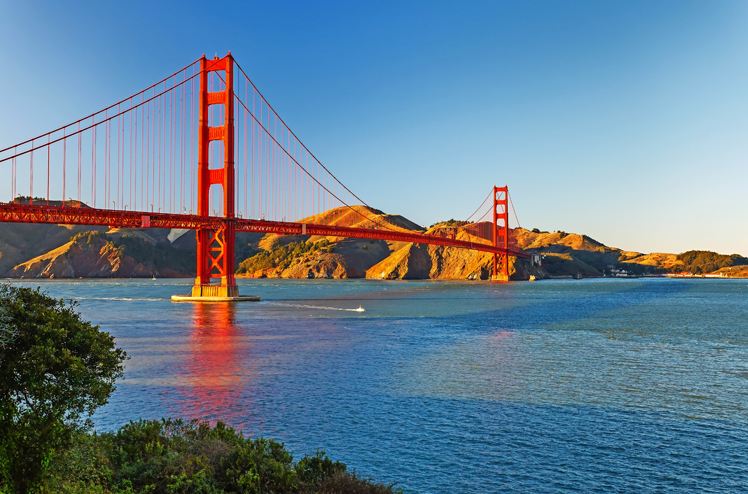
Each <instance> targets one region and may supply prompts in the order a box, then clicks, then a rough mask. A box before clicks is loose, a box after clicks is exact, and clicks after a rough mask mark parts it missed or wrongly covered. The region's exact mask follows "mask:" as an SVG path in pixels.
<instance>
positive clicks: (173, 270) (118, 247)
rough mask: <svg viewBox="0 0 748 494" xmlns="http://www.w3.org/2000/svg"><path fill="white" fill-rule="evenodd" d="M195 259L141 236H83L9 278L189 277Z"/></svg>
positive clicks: (23, 265) (26, 264)
mask: <svg viewBox="0 0 748 494" xmlns="http://www.w3.org/2000/svg"><path fill="white" fill-rule="evenodd" d="M193 264H194V255H190V254H189V253H187V252H184V251H179V250H178V249H175V248H172V247H166V246H163V245H162V246H157V242H156V241H155V240H154V239H153V238H151V237H149V236H148V235H147V234H145V233H143V232H138V231H135V232H128V233H122V232H119V231H110V232H108V233H103V232H100V231H90V232H82V233H79V234H77V235H75V236H74V237H73V238H72V239H71V240H70V241H68V242H66V243H65V244H63V245H62V246H60V247H58V248H56V249H53V250H51V251H49V252H47V253H46V254H43V255H41V256H37V257H35V258H33V259H30V260H29V261H26V262H24V263H21V264H18V265H17V266H15V267H14V268H13V269H11V270H9V271H8V272H7V273H6V274H5V276H7V277H10V278H130V277H149V278H150V277H151V276H154V275H155V276H159V277H170V278H172V277H184V276H191V275H192V272H191V271H192V270H193V269H194V268H193V267H192V265H193Z"/></svg>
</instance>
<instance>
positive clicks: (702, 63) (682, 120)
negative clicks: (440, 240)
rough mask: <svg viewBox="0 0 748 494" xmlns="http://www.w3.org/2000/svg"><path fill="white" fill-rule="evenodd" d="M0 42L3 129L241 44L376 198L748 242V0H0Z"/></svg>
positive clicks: (291, 108)
mask: <svg viewBox="0 0 748 494" xmlns="http://www.w3.org/2000/svg"><path fill="white" fill-rule="evenodd" d="M0 47H2V50H0V64H1V66H2V67H3V69H2V75H3V76H2V77H0V115H2V118H0V147H5V146H6V145H10V144H14V143H16V142H18V141H21V140H25V139H26V138H29V137H32V136H33V135H37V134H40V133H42V132H45V131H47V130H51V129H52V128H55V127H57V126H59V125H60V124H63V123H67V122H69V121H72V120H75V119H77V118H79V117H82V116H84V115H87V114H89V113H91V112H92V111H95V110H98V109H100V108H102V107H104V106H106V105H108V104H110V103H113V102H115V101H117V100H119V99H120V98H121V97H124V96H128V95H130V94H132V93H134V92H136V91H138V90H140V89H142V88H145V87H147V86H149V85H150V84H151V83H153V82H155V81H156V80H159V79H160V78H161V77H163V76H166V75H168V74H169V73H171V72H172V71H174V70H177V69H179V68H181V67H182V66H184V65H186V64H188V63H189V62H191V61H193V60H195V59H197V58H198V57H199V56H200V55H201V54H202V53H206V54H207V55H208V56H212V55H214V54H215V53H218V54H219V55H223V54H225V53H226V51H228V50H231V51H232V54H233V55H234V56H235V57H236V59H237V60H238V61H239V63H241V65H242V66H243V67H244V68H245V70H247V71H248V73H249V75H250V77H252V78H253V80H254V82H255V83H256V84H257V86H258V87H259V88H260V90H261V91H263V93H264V94H265V96H266V97H267V98H268V100H269V101H270V103H271V104H272V105H274V107H275V108H276V110H277V111H278V113H279V114H280V115H281V116H282V117H283V118H284V120H285V121H286V122H287V123H288V124H289V125H290V127H291V128H292V129H293V130H294V131H295V133H296V134H297V135H298V136H299V137H300V138H301V139H302V140H303V141H304V142H305V143H306V145H307V146H308V147H309V148H310V149H311V150H312V152H314V153H315V155H316V156H317V157H318V158H320V160H321V161H322V162H323V163H324V164H325V165H326V166H327V167H328V168H330V169H331V170H332V171H333V173H335V174H336V175H337V176H338V178H340V179H341V181H342V182H343V183H345V184H346V185H348V186H349V187H350V188H351V190H353V191H354V192H356V193H357V194H358V195H359V196H361V197H362V198H363V199H364V200H366V201H367V202H368V203H369V204H371V205H373V206H375V207H378V208H380V209H383V210H385V211H386V212H390V213H399V214H403V215H405V216H407V217H408V218H410V219H412V220H413V221H416V222H417V223H420V224H431V223H433V222H435V221H437V220H441V219H448V218H464V217H467V216H468V215H469V214H470V213H472V212H473V210H474V209H475V208H476V207H477V206H478V205H479V204H480V202H481V201H482V200H483V198H484V197H485V196H486V194H487V192H488V190H489V188H490V187H491V186H492V185H494V184H497V185H504V184H508V185H509V188H510V192H511V194H512V198H513V200H514V204H515V206H516V207H517V213H518V215H519V220H520V223H521V224H522V226H525V227H529V228H533V227H537V228H540V229H543V230H564V231H567V232H578V233H585V234H588V235H590V236H591V237H593V238H595V239H597V240H599V241H601V242H604V243H606V244H607V245H611V246H616V247H619V248H623V249H627V250H636V251H642V252H653V251H657V252H682V251H685V250H689V249H709V250H716V251H719V252H723V253H740V254H743V255H748V228H746V215H747V214H748V193H746V190H748V2H744V1H720V2H717V1H715V2H704V1H697V2H691V1H684V0H679V1H671V2H668V1H660V2H634V1H626V2H623V1H590V2H582V1H564V2H561V1H551V2H543V1H505V2H502V1H491V2H437V1H428V2H382V1H379V2H287V1H276V2H262V3H260V2H240V3H236V4H234V5H230V4H229V3H228V2H227V3H225V4H223V3H207V2H184V1H183V2H173V3H160V2H137V1H133V2H90V3H87V2H75V3H73V2H71V3H68V2H38V1H25V2H15V1H8V0H0ZM0 166H3V165H0ZM3 173H5V171H4V170H0V176H2V174H3Z"/></svg>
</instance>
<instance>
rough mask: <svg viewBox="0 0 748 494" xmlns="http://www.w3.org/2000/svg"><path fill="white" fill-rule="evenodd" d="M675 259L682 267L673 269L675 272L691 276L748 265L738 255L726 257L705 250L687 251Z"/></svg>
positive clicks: (746, 259) (745, 259)
mask: <svg viewBox="0 0 748 494" xmlns="http://www.w3.org/2000/svg"><path fill="white" fill-rule="evenodd" d="M677 259H678V260H679V261H682V262H683V266H682V267H681V266H678V267H676V268H674V269H675V270H676V271H686V272H690V273H693V274H706V273H712V272H714V271H717V270H718V269H720V268H729V267H731V266H745V265H748V258H745V257H742V256H740V255H738V254H732V255H729V256H728V255H723V254H717V253H716V252H711V251H707V250H689V251H688V252H684V253H682V254H678V257H677Z"/></svg>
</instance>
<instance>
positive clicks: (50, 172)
mask: <svg viewBox="0 0 748 494" xmlns="http://www.w3.org/2000/svg"><path fill="white" fill-rule="evenodd" d="M8 165H9V166H8ZM0 166H3V168H2V169H0V174H2V176H3V177H4V179H3V181H2V182H3V185H2V186H0V194H3V195H5V196H9V197H10V198H11V199H10V200H9V201H8V202H3V203H0V221H2V222H23V223H54V224H78V225H98V226H109V227H119V228H180V229H192V230H195V231H196V235H197V276H196V278H195V283H194V286H193V288H192V293H191V295H190V296H189V297H188V298H191V299H194V300H206V301H207V300H220V299H222V300H230V299H235V300H238V299H241V297H240V296H239V292H238V287H237V284H236V280H235V278H234V272H235V269H234V242H235V234H236V232H237V231H248V232H266V233H276V234H281V235H319V236H328V237H330V236H332V237H342V238H346V237H347V238H364V239H382V240H387V241H400V242H415V243H421V244H432V245H443V246H451V247H458V248H464V249H472V250H478V251H483V252H489V253H492V254H493V271H492V279H493V280H501V281H508V279H509V259H508V258H509V257H510V256H516V257H523V258H529V257H530V256H529V255H528V254H526V253H524V252H523V251H522V250H520V249H519V248H517V246H516V243H515V242H514V241H513V238H512V235H511V229H510V228H509V207H510V205H511V198H510V196H509V191H508V188H507V187H506V186H505V187H496V186H494V187H493V188H492V189H491V192H490V193H489V195H488V197H487V198H486V200H485V201H484V202H483V205H482V206H481V207H479V208H478V209H477V210H476V212H475V213H473V215H471V218H468V221H466V222H462V223H461V224H460V225H459V226H457V227H454V228H441V229H436V230H433V231H432V230H430V231H427V232H418V231H414V230H411V229H408V228H405V227H404V226H402V225H400V224H398V222H396V221H393V220H391V219H389V218H388V217H387V216H386V215H382V214H379V213H380V212H378V211H377V210H375V209H374V208H372V207H370V206H368V205H367V204H366V203H365V202H364V201H363V200H361V199H360V198H359V197H358V196H357V195H356V194H354V193H353V192H352V191H351V190H350V189H348V187H346V186H345V185H343V184H342V183H341V182H340V181H339V180H338V179H337V178H336V177H335V176H334V175H333V174H332V173H331V172H330V170H328V169H327V168H326V167H325V166H324V165H323V164H322V163H321V161H320V160H318V159H317V158H316V157H315V156H314V154H312V152H311V151H309V149H308V148H307V147H306V146H305V145H304V144H303V143H302V142H301V140H300V139H299V138H298V137H297V136H296V134H294V133H293V132H292V131H291V129H290V128H289V127H288V125H287V124H286V123H285V122H284V121H283V119H281V118H280V117H279V116H278V114H277V113H276V112H275V110H274V109H273V108H272V106H270V104H269V103H268V102H267V100H266V99H265V98H264V96H263V95H262V94H261V93H260V91H259V90H258V89H257V87H256V86H255V85H254V84H253V83H252V81H251V80H250V78H249V77H248V76H247V74H246V72H245V71H244V70H243V69H242V68H241V66H240V65H239V64H238V63H237V62H236V61H235V60H234V58H233V57H232V56H231V52H229V53H228V55H226V56H225V57H223V58H218V57H216V58H214V59H211V60H209V59H206V58H205V55H203V56H202V57H201V58H200V59H198V60H197V61H195V62H193V63H191V64H189V65H187V66H186V67H184V68H182V69H180V70H179V71H177V72H175V73H173V74H171V75H170V76H168V77H166V78H164V79H162V80H161V81H159V82H157V83H156V84H153V85H152V86H150V87H148V88H146V89H144V90H142V91H140V92H138V93H136V94H134V95H132V96H130V97H129V98H126V99H123V100H121V101H119V102H117V103H115V104H113V105H111V106H108V107H106V108H104V109H103V110H101V111H98V112H96V113H93V114H91V115H88V116H86V117H84V118H81V119H79V120H76V121H74V122H72V123H70V124H68V125H64V126H62V127H59V128H57V129H55V130H53V131H51V132H47V133H45V134H41V135H39V136H37V137H34V138H32V139H29V140H26V141H24V142H21V143H18V144H15V145H12V146H8V147H6V148H4V149H0ZM25 191H28V196H24V195H23V192H25ZM51 198H52V199H51ZM54 198H62V200H59V199H54ZM484 206H486V208H484ZM484 209H485V211H484V212H483V214H482V215H481V214H480V212H481V211H483V210H484ZM515 216H516V213H515ZM471 220H472V221H471ZM213 280H216V281H217V282H216V283H214V282H213Z"/></svg>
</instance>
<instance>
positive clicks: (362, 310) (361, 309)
mask: <svg viewBox="0 0 748 494" xmlns="http://www.w3.org/2000/svg"><path fill="white" fill-rule="evenodd" d="M353 310H354V311H356V312H364V311H365V310H366V309H364V308H363V307H361V306H360V305H359V306H358V309H353Z"/></svg>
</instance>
